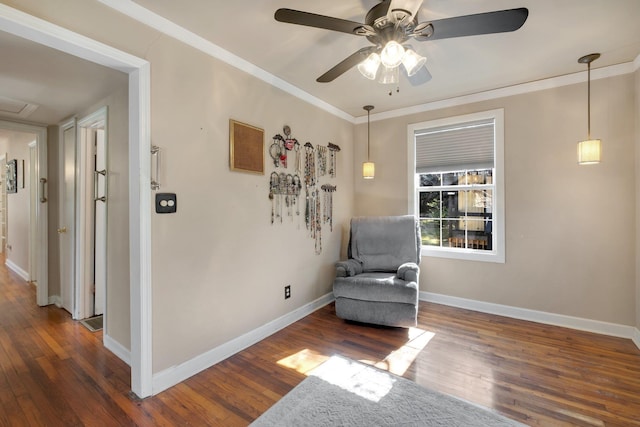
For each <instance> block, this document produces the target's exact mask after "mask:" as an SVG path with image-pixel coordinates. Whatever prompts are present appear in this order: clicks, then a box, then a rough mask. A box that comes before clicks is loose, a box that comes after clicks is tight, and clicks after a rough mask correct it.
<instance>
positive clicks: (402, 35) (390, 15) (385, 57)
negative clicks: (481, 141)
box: [275, 0, 529, 85]
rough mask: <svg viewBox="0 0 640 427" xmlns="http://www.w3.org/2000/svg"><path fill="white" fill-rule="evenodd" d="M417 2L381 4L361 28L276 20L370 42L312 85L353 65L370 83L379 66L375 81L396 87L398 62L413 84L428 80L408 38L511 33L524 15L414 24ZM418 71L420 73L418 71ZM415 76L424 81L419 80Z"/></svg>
mask: <svg viewBox="0 0 640 427" xmlns="http://www.w3.org/2000/svg"><path fill="white" fill-rule="evenodd" d="M422 1H423V0H382V1H381V2H380V3H378V4H377V5H375V6H374V7H372V8H371V9H370V10H369V11H368V12H367V14H366V16H365V19H364V21H365V23H364V24H362V23H360V22H355V21H349V20H346V19H340V18H334V17H331V16H325V15H318V14H315V13H310V12H303V11H299V10H293V9H285V8H282V9H278V10H277V11H276V13H275V19H276V20H277V21H279V22H285V23H289V24H298V25H305V26H308V27H315V28H322V29H327V30H331V31H338V32H342V33H347V34H352V35H355V36H360V37H366V38H367V40H368V41H369V42H370V43H372V44H373V46H369V47H365V48H362V49H360V50H358V51H357V52H355V53H353V54H351V55H350V56H348V57H347V58H345V59H343V60H342V61H340V62H339V63H338V64H336V65H335V66H334V67H333V68H331V69H330V70H328V71H327V72H326V73H324V74H323V75H321V76H320V77H318V78H317V79H316V81H318V82H320V83H328V82H331V81H333V80H334V79H336V78H337V77H339V76H341V75H342V74H344V73H345V72H347V71H348V70H350V69H351V68H353V67H355V66H357V68H358V70H359V71H360V73H361V74H362V75H363V76H364V77H366V78H367V79H370V80H375V79H376V75H377V74H378V70H379V69H380V68H381V67H380V65H381V64H382V65H383V67H382V68H383V69H382V71H381V72H380V74H382V75H381V76H380V78H378V81H379V82H380V83H384V84H391V83H393V84H397V83H398V77H397V76H398V74H399V73H398V68H399V66H400V64H402V65H403V66H404V67H405V71H406V72H407V77H408V78H409V81H410V82H411V84H413V85H417V84H421V83H424V82H426V81H428V80H429V79H430V78H431V74H430V73H429V72H428V70H426V67H425V64H426V61H427V59H426V58H425V57H424V56H421V55H419V54H418V53H416V52H415V51H414V50H413V49H412V48H410V47H409V46H406V45H404V43H406V42H407V41H408V40H409V39H414V40H416V41H427V40H441V39H447V38H453V37H466V36H473V35H481V34H493V33H504V32H510V31H515V30H517V29H519V28H520V27H522V25H524V23H525V21H526V20H527V17H528V16H529V11H528V10H527V9H526V8H524V7H522V8H518V9H507V10H499V11H493V12H485V13H478V14H475V15H465V16H457V17H453V18H444V19H438V20H434V21H424V22H418V12H419V10H420V7H421V6H422ZM423 67H425V72H424V73H419V71H420V70H421V69H422V68H423ZM420 74H424V75H426V76H428V77H427V78H424V77H423V78H419V76H420ZM412 78H413V79H412Z"/></svg>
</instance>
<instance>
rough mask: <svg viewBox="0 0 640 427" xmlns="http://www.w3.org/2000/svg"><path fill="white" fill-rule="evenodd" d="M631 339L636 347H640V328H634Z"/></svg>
mask: <svg viewBox="0 0 640 427" xmlns="http://www.w3.org/2000/svg"><path fill="white" fill-rule="evenodd" d="M631 339H632V340H633V343H634V344H635V345H636V347H638V349H640V329H638V328H634V331H633V338H631Z"/></svg>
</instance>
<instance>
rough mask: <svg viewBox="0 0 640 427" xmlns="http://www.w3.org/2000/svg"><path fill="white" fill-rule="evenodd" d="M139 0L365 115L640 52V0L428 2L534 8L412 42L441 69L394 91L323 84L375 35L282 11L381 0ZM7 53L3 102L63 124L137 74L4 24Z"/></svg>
mask: <svg viewBox="0 0 640 427" xmlns="http://www.w3.org/2000/svg"><path fill="white" fill-rule="evenodd" d="M100 1H102V2H103V3H105V4H107V5H110V4H112V3H113V4H115V3H122V2H120V1H116V0H100ZM133 1H134V3H132V2H128V3H130V4H135V5H139V6H142V7H143V8H144V9H141V10H142V13H147V14H150V15H153V14H157V15H160V16H162V17H164V18H167V19H169V20H171V21H173V22H174V23H176V24H178V25H180V26H182V27H184V28H186V29H187V30H189V31H191V32H193V33H195V34H197V35H199V36H200V37H203V38H205V39H207V40H209V41H210V42H211V43H213V44H215V45H217V46H219V47H222V48H224V49H226V50H227V51H229V52H231V53H233V54H235V55H236V56H238V57H240V58H242V59H244V60H246V61H248V62H250V63H252V64H254V65H256V66H258V67H259V68H261V69H263V70H265V71H266V72H268V73H270V74H272V75H274V76H276V77H278V78H280V79H282V80H284V81H285V82H287V83H289V84H291V85H293V86H295V87H297V88H299V89H300V90H302V91H304V92H306V93H308V94H310V95H311V96H313V97H315V98H317V99H320V100H322V101H324V102H326V103H328V104H330V105H332V106H334V107H335V108H337V109H338V110H341V111H343V112H345V113H347V114H348V115H350V116H353V117H361V116H366V112H365V111H364V110H363V109H362V106H363V105H366V104H373V105H375V107H376V108H375V110H374V111H373V112H372V113H373V114H375V113H380V112H384V111H390V110H396V109H400V108H405V107H411V106H415V105H420V104H425V103H429V102H434V101H439V100H443V99H449V98H453V97H457V96H463V95H469V94H473V93H478V92H483V91H487V90H492V89H497V88H503V87H508V86H512V85H516V84H521V83H526V82H532V81H536V80H541V79H546V78H550V77H556V76H561V75H566V74H572V73H576V72H580V71H584V70H585V68H586V66H585V65H583V64H579V63H578V62H577V59H578V58H579V57H581V56H583V55H585V54H587V53H592V52H600V53H601V54H602V56H601V58H600V59H598V60H597V61H596V62H594V63H593V64H592V67H593V68H594V69H597V68H601V67H606V66H609V65H615V64H620V63H628V62H632V61H634V60H635V59H636V58H638V56H639V55H640V25H637V17H638V16H640V1H638V0H616V1H611V0H563V1H561V2H559V1H557V0H474V1H469V0H466V1H465V0H424V2H423V4H422V7H421V9H420V11H419V14H418V17H419V21H420V22H422V21H425V20H429V19H441V18H446V17H454V16H461V15H467V14H473V13H481V12H487V11H493V10H501V9H511V8H515V7H526V8H528V9H529V17H528V19H527V22H525V24H524V26H523V27H522V28H521V29H519V30H517V31H515V32H512V33H502V34H491V35H483V36H473V37H461V38H455V39H446V40H434V41H425V42H415V41H414V42H413V43H412V45H413V47H414V49H415V50H416V51H418V53H420V54H421V55H424V56H426V57H427V58H428V60H427V67H428V69H429V71H430V73H431V75H432V76H433V78H432V79H431V81H429V82H427V83H425V84H423V85H420V86H417V87H413V86H411V85H410V84H409V83H408V81H407V80H406V79H404V78H403V77H401V81H400V87H399V89H400V91H399V92H395V90H393V91H392V95H391V96H390V95H389V87H387V86H384V85H380V84H379V83H376V82H373V81H370V80H367V79H365V78H364V77H362V76H361V75H360V74H359V73H358V71H357V70H356V69H355V68H354V69H351V70H350V71H348V72H346V73H345V74H343V75H342V76H340V77H338V78H337V79H336V80H334V81H333V82H331V83H317V82H316V78H317V77H318V76H320V75H321V74H323V73H324V72H325V71H327V70H328V69H329V68H331V67H333V66H334V65H335V64H336V63H337V62H339V61H341V60H342V59H344V58H346V57H347V56H349V55H350V54H352V53H353V52H355V51H356V50H358V49H360V48H362V47H365V46H368V45H369V42H368V41H367V40H366V39H364V38H362V37H358V36H352V35H349V34H345V33H337V32H332V31H328V30H322V29H316V28H311V27H303V26H299V25H292V24H285V23H281V22H277V21H275V19H274V18H273V14H274V12H275V11H276V9H278V8H281V7H288V8H293V9H298V10H303V11H307V12H312V13H317V14H323V15H328V16H334V17H337V18H343V19H348V20H353V21H358V22H363V20H364V15H365V14H366V12H367V10H369V9H370V8H371V7H372V6H374V5H375V4H377V1H376V0H325V1H322V2H319V1H317V0H316V1H311V0H295V1H294V0H260V1H256V0H234V1H225V2H221V1H211V0H181V1H179V2H177V1H175V0H133ZM125 3H127V2H125ZM134 18H135V17H134ZM0 55H1V56H0V57H2V58H11V60H10V61H7V60H3V61H0V110H2V107H3V105H5V104H6V103H7V102H8V101H7V100H9V101H19V102H23V103H27V104H30V105H31V107H30V110H31V111H27V112H29V115H28V117H18V116H16V114H13V113H4V114H3V113H1V112H0V118H9V119H19V120H22V121H29V122H34V123H44V124H54V123H58V122H59V121H61V120H63V119H65V118H66V117H68V116H69V115H71V114H73V113H74V112H76V111H77V109H78V108H79V107H82V108H84V107H86V106H87V103H88V102H93V101H95V100H96V99H100V98H101V97H104V96H106V95H107V94H109V93H111V92H112V91H113V90H114V88H116V87H121V85H126V81H127V76H126V75H125V74H123V73H121V72H118V71H114V70H111V69H108V68H105V67H102V66H99V65H96V64H93V63H90V62H87V61H84V60H81V59H78V58H75V57H73V56H70V55H67V54H64V53H61V52H58V51H56V50H53V49H50V48H47V47H44V46H41V45H38V44H36V43H32V42H28V41H26V40H24V39H21V38H19V37H15V36H12V35H9V34H7V33H3V32H0ZM9 104H10V105H9V106H12V105H13V104H11V102H9ZM34 107H35V108H34Z"/></svg>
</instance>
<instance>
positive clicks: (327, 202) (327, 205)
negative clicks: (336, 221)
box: [320, 184, 337, 231]
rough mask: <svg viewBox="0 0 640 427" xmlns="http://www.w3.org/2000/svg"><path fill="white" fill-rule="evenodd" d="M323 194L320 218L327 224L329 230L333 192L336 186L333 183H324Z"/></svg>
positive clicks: (331, 229) (331, 228)
mask: <svg viewBox="0 0 640 427" xmlns="http://www.w3.org/2000/svg"><path fill="white" fill-rule="evenodd" d="M320 188H321V189H322V192H323V195H324V209H323V211H322V220H323V221H324V223H325V224H327V223H328V224H329V230H330V231H333V193H334V192H335V191H336V189H337V187H336V186H335V185H329V184H324V185H323V186H322V187H320Z"/></svg>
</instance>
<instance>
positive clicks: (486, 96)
mask: <svg viewBox="0 0 640 427" xmlns="http://www.w3.org/2000/svg"><path fill="white" fill-rule="evenodd" d="M638 68H640V55H639V56H638V57H636V59H635V60H634V61H633V62H625V63H622V64H616V65H611V66H609V67H602V68H598V69H595V70H591V80H592V81H593V80H599V79H606V78H609V77H615V76H620V75H624V74H630V73H633V72H635V71H636V70H638ZM586 79H587V72H586V71H580V72H578V73H573V74H566V75H563V76H558V77H551V78H548V79H542V80H536V81H533V82H528V83H522V84H517V85H513V86H507V87H503V88H499V89H493V90H489V91H485V92H478V93H473V94H469V95H463V96H458V97H455V98H448V99H443V100H440V101H434V102H428V103H425V104H420V105H415V106H413V107H407V108H400V109H397V110H392V111H385V112H382V113H376V114H372V115H371V121H372V122H373V121H380V120H387V119H392V118H396V117H402V116H408V115H410V114H417V113H424V112H427V111H433V110H440V109H443V108H450V107H457V106H460V105H465V104H471V103H474V102H482V101H489V100H492V99H497V98H505V97H508V96H514V95H522V94H525V93H530V92H537V91H540V90H546V89H553V88H557V87H562V86H568V85H572V84H576V83H583V82H585V81H586ZM366 122H367V118H366V116H363V117H358V118H356V120H355V124H362V123H366Z"/></svg>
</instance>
